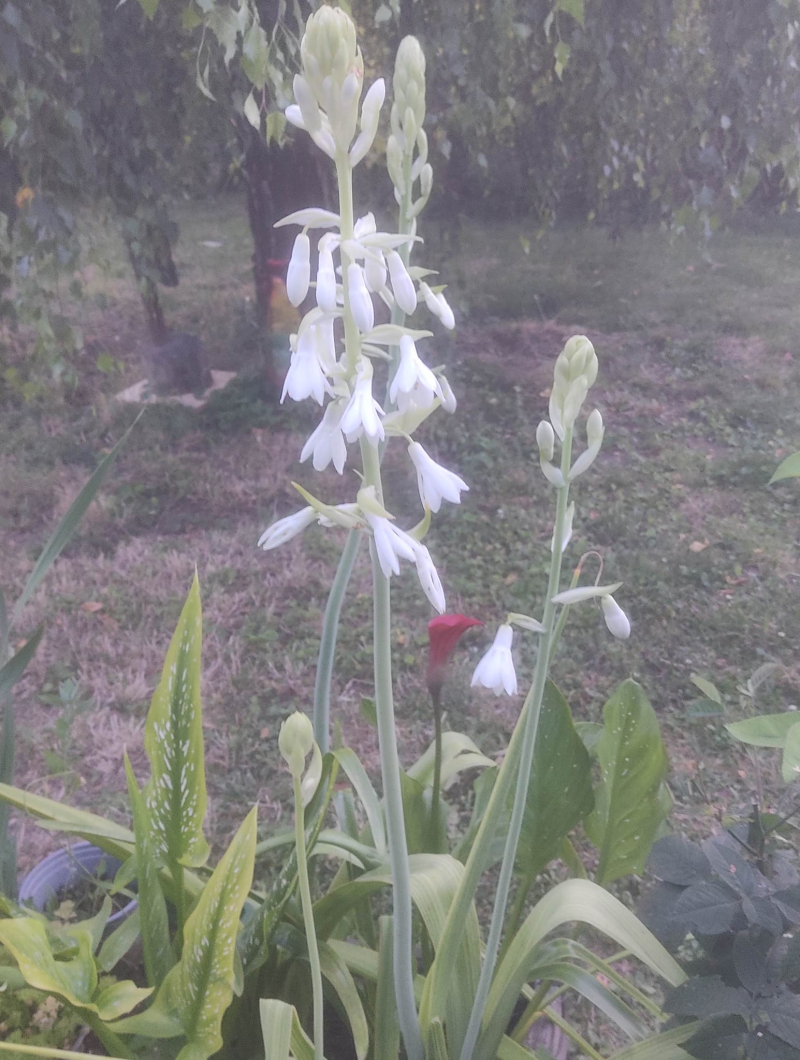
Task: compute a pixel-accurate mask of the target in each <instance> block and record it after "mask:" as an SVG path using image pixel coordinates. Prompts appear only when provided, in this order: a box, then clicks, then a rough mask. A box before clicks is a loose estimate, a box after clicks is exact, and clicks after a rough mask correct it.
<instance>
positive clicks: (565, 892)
mask: <svg viewBox="0 0 800 1060" xmlns="http://www.w3.org/2000/svg"><path fill="white" fill-rule="evenodd" d="M574 920H577V921H580V922H582V923H585V924H589V925H591V926H592V927H594V928H596V929H597V930H598V931H602V932H603V933H604V934H606V935H608V936H609V938H611V939H613V940H614V942H616V943H617V944H619V945H620V946H622V947H624V948H625V949H628V950H630V951H631V953H632V954H634V955H635V956H636V957H638V958H639V959H640V960H641V961H643V962H644V963H645V964H647V965H648V967H649V968H650V969H651V970H652V971H654V972H655V973H656V974H657V975H660V976H662V978H664V979H666V980H667V982H668V983H670V984H671V985H673V986H677V984H678V983H681V982H683V981H684V979H685V978H686V976H685V975H684V973H683V972H682V971H681V969H680V967H679V966H678V964H677V963H676V962H675V961H674V960H673V958H672V957H671V956H670V955H669V953H667V951H666V950H665V949H664V947H663V946H662V945H661V943H660V942H659V941H658V940H657V939H656V938H655V936H654V935H652V934H651V933H650V932H649V931H648V930H647V928H645V927H644V925H643V924H642V923H641V921H639V920H638V919H637V918H636V916H634V914H633V913H632V912H631V911H630V910H629V909H627V908H626V907H625V906H624V905H623V904H622V902H620V901H619V900H618V899H616V898H614V897H613V896H612V895H610V894H609V893H608V892H607V891H606V890H604V889H603V888H602V887H600V886H598V885H597V884H596V883H592V882H590V881H589V880H566V881H565V882H564V883H560V884H558V885H557V886H556V887H554V888H553V889H552V890H551V891H549V892H548V893H547V894H546V895H545V896H544V898H542V899H541V900H540V901H539V902H538V903H537V904H536V906H535V907H534V908H533V910H532V911H531V912H530V913H529V915H528V917H527V918H526V920H525V922H524V923H523V924H522V926H521V927H520V928H519V930H518V932H517V934H516V935H515V936H514V940H513V941H512V942H511V944H510V946H509V947H508V950H507V951H506V955H505V957H504V958H503V961H502V963H501V964H500V966H499V967H498V969H497V972H496V973H495V977H494V980H493V982H492V987H491V990H490V991H489V997H488V999H487V1003H486V1015H485V1018H484V1028H485V1030H484V1032H483V1034H482V1035H481V1038H480V1039H479V1043H478V1050H477V1052H476V1054H475V1060H487V1058H490V1057H494V1055H495V1053H496V1051H497V1047H498V1045H499V1042H500V1040H501V1037H502V1034H503V1031H504V1029H505V1027H506V1026H507V1023H508V1019H509V1018H510V1016H511V1012H512V1010H513V1007H514V1005H515V1003H516V1000H517V998H518V997H519V994H520V991H521V989H522V986H523V984H524V983H526V982H527V980H528V979H529V978H531V977H532V973H533V969H535V968H536V965H537V961H538V959H539V956H540V947H541V943H542V940H543V939H544V938H545V937H546V936H547V935H548V934H549V933H550V932H551V931H553V930H555V929H556V928H558V927H561V926H562V925H563V924H566V923H569V922H571V921H574ZM504 1020H505V1022H504Z"/></svg>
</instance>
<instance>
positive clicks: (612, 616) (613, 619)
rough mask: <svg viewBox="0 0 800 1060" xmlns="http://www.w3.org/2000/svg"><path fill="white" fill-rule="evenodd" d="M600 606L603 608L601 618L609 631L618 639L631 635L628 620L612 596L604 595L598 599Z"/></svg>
mask: <svg viewBox="0 0 800 1060" xmlns="http://www.w3.org/2000/svg"><path fill="white" fill-rule="evenodd" d="M600 606H601V607H602V608H603V618H604V619H605V622H606V626H607V627H608V631H609V633H612V634H613V635H614V636H615V637H616V638H617V639H618V640H627V639H628V637H629V636H630V635H631V624H630V620H629V619H628V616H627V615H626V614H625V612H624V611H623V610H622V608H621V607H620V606H619V604H618V603H617V601H616V600H615V599H614V597H613V596H604V597H603V599H602V600H601V601H600Z"/></svg>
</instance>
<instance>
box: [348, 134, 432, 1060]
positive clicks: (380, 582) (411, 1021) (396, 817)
mask: <svg viewBox="0 0 800 1060" xmlns="http://www.w3.org/2000/svg"><path fill="white" fill-rule="evenodd" d="M336 176H337V181H338V185H339V220H340V232H341V236H342V240H343V241H345V240H348V239H352V238H353V184H352V170H351V169H350V163H349V160H348V158H347V156H346V155H345V154H341V153H340V154H339V155H338V156H337V159H336ZM341 256H342V288H343V293H344V336H345V358H346V362H347V368H348V371H349V372H351V373H352V372H354V371H355V368H356V365H357V363H358V356H359V353H360V346H361V338H360V335H359V333H358V328H357V327H356V323H355V321H354V320H353V315H352V313H351V312H350V292H349V284H348V281H347V266H348V265H349V264H350V259H349V257H348V255H347V254H346V252H345V250H344V248H343V247H342V250H341ZM361 459H362V464H363V471H364V485H365V486H374V487H375V493H376V496H377V497H378V500H380V501H382V499H383V485H382V482H381V465H380V457H379V454H378V451H377V449H375V448H373V447H372V446H371V445H370V444H369V442H367V441H366V440H362V443H361ZM370 556H371V558H372V579H373V599H374V604H373V608H374V632H373V655H374V665H375V712H376V715H377V721H378V746H379V751H380V761H381V779H382V781H383V797H384V803H385V807H386V830H387V833H388V841H389V862H390V865H391V869H392V896H393V921H392V924H393V954H392V958H393V960H392V963H393V968H394V990H395V1000H396V1002H397V1016H398V1021H399V1024H400V1033H401V1034H402V1036H403V1043H404V1045H405V1050H406V1056H407V1058H408V1060H423V1056H424V1050H423V1046H422V1036H421V1034H420V1030H419V1021H418V1018H417V1007H416V1003H415V1001H414V964H413V957H414V948H413V938H412V925H413V917H412V907H411V875H410V872H409V867H408V847H407V844H406V829H405V816H404V813H403V796H402V789H401V787H400V756H399V754H398V751H397V733H396V730H395V720H394V696H393V688H392V649H391V595H390V589H389V579H388V578H387V577H386V575H385V574H384V573H383V571H382V570H381V566H380V563H379V562H378V556H377V552H376V551H375V546H374V543H372V542H371V543H370Z"/></svg>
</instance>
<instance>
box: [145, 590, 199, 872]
mask: <svg viewBox="0 0 800 1060" xmlns="http://www.w3.org/2000/svg"><path fill="white" fill-rule="evenodd" d="M202 636H203V630H202V614H201V609H200V585H199V583H198V580H197V574H196V573H195V576H194V579H193V581H192V587H191V589H190V590H189V596H188V597H187V600H186V603H185V604H184V607H183V611H182V612H181V617H180V618H179V619H178V625H177V627H176V628H175V633H174V634H173V637H172V642H171V643H170V646H169V651H168V652H167V657H166V660H165V661H164V669H163V672H162V674H161V680H160V681H159V684H158V688H156V691H155V694H154V696H153V701H152V703H151V704H150V710H149V712H148V714H147V723H146V725H145V730H144V748H145V751H146V752H147V757H148V758H149V759H150V768H151V777H150V780H149V781H148V783H147V785H146V787H145V791H144V794H145V800H146V802H147V810H148V812H149V814H150V822H151V826H152V830H153V848H154V852H155V854H156V857H158V858H161V859H163V860H165V861H166V862H167V864H169V865H175V864H177V865H188V866H191V867H197V866H198V865H203V864H204V863H205V861H206V859H207V857H208V843H207V842H206V839H205V836H204V835H203V818H204V817H205V815H206V779H205V765H204V753H203V720H202V709H201V706H200V649H201V642H202Z"/></svg>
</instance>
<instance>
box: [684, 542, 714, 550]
mask: <svg viewBox="0 0 800 1060" xmlns="http://www.w3.org/2000/svg"><path fill="white" fill-rule="evenodd" d="M710 544H711V542H710V541H693V542H692V543H691V545H689V551H690V552H702V551H703V550H704V549H706V548H708V546H709V545H710Z"/></svg>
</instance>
